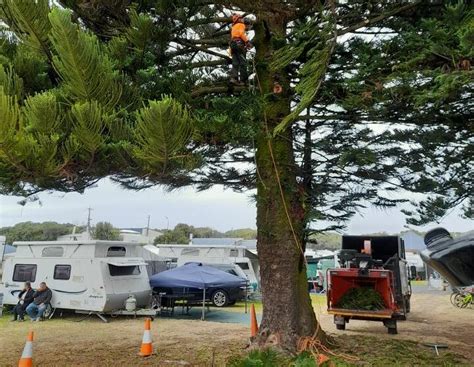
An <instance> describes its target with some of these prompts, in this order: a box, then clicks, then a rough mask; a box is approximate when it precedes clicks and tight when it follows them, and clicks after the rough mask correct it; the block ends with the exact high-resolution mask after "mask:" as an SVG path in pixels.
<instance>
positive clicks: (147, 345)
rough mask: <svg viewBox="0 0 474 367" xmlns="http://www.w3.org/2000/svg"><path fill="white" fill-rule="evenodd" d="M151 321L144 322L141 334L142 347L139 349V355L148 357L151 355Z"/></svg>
mask: <svg viewBox="0 0 474 367" xmlns="http://www.w3.org/2000/svg"><path fill="white" fill-rule="evenodd" d="M150 326H151V320H150V319H146V320H145V331H144V332H143V340H142V346H141V347H140V353H139V354H140V355H141V356H142V357H149V356H151V355H152V354H153V344H152V343H151V331H150V329H151V327H150Z"/></svg>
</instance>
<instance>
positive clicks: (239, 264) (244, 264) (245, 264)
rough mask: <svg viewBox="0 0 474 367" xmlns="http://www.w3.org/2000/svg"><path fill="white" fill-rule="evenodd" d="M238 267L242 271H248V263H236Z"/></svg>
mask: <svg viewBox="0 0 474 367" xmlns="http://www.w3.org/2000/svg"><path fill="white" fill-rule="evenodd" d="M236 264H237V265H238V266H240V267H241V269H242V270H249V264H248V263H236Z"/></svg>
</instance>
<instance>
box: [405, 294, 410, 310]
mask: <svg viewBox="0 0 474 367" xmlns="http://www.w3.org/2000/svg"><path fill="white" fill-rule="evenodd" d="M405 310H406V313H409V312H410V297H405Z"/></svg>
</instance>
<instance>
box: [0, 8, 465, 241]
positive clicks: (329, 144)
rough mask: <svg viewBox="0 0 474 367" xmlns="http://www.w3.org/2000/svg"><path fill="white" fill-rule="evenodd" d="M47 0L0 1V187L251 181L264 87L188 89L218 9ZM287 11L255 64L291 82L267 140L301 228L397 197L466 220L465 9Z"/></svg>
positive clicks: (215, 64) (219, 80) (246, 184)
mask: <svg viewBox="0 0 474 367" xmlns="http://www.w3.org/2000/svg"><path fill="white" fill-rule="evenodd" d="M62 4H63V8H59V7H55V6H54V4H53V3H51V2H49V1H46V0H38V1H34V2H31V1H26V0H21V1H16V0H15V1H13V0H5V1H4V2H2V4H1V6H0V17H1V19H2V21H3V23H2V26H1V29H0V38H1V42H0V86H1V87H0V89H1V91H0V103H1V106H0V107H1V111H0V114H1V118H2V120H1V121H0V126H1V129H2V131H1V133H2V134H1V137H0V141H1V144H0V173H1V175H0V190H1V192H3V193H17V194H25V195H28V194H31V193H34V192H36V191H38V190H42V189H56V190H63V191H69V190H83V189H84V188H85V187H87V186H88V185H90V184H92V183H94V182H95V181H97V180H98V179H100V178H101V177H103V176H107V175H112V176H113V179H114V180H116V181H118V182H121V183H123V184H124V185H125V186H126V187H129V188H134V189H136V188H140V187H145V186H149V185H153V184H157V183H162V184H165V185H167V186H169V187H179V186H183V185H188V184H195V185H197V187H198V188H200V189H206V188H208V187H210V186H212V185H214V184H225V185H227V186H229V187H231V188H233V189H236V190H246V189H250V188H254V187H255V185H256V182H257V180H258V172H257V171H256V170H255V152H256V151H257V150H258V149H259V147H258V146H257V145H258V141H259V138H260V137H261V136H262V134H263V135H265V134H266V132H265V131H263V130H262V126H263V125H262V124H261V122H262V113H263V110H264V109H265V108H267V106H268V102H269V101H270V102H271V101H273V100H274V98H275V96H274V95H264V96H260V95H259V93H258V90H256V89H252V88H250V90H249V91H244V92H239V93H233V94H232V95H229V94H228V93H229V92H228V91H226V89H225V88H224V89H221V90H223V91H224V92H218V93H216V92H210V93H203V94H198V97H196V95H195V94H194V93H195V91H196V90H199V88H201V87H205V88H210V90H212V88H213V86H215V85H216V86H222V85H226V79H227V77H226V73H227V70H228V62H229V60H228V59H227V58H226V57H227V56H226V55H225V51H224V50H225V48H226V47H227V42H228V41H227V37H228V31H229V29H228V26H227V24H226V23H225V22H224V23H222V22H221V21H219V22H216V21H214V20H213V19H212V18H213V17H215V16H222V17H223V19H225V15H226V14H227V13H224V12H222V11H221V10H219V9H224V8H225V4H221V5H220V6H219V7H218V9H216V8H214V7H213V5H212V4H207V3H206V4H201V3H196V2H193V1H184V2H180V3H178V4H175V3H173V2H160V4H158V5H159V6H157V4H155V3H153V4H152V3H150V2H140V3H137V4H134V5H133V6H131V5H127V4H125V3H124V2H120V1H115V0H111V1H102V2H94V5H93V6H87V4H88V3H87V2H84V1H79V2H73V1H64V2H62ZM241 6H242V7H243V8H242V10H243V11H244V12H247V13H251V14H253V15H255V19H256V21H257V22H258V21H259V19H260V18H262V16H265V14H264V13H261V11H262V9H260V8H258V7H254V6H253V5H252V4H251V3H250V2H249V3H247V2H243V3H242V4H241ZM272 6H273V5H272ZM275 6H277V5H275ZM278 6H282V7H284V5H282V4H280V5H278ZM295 6H296V7H301V9H300V11H299V12H296V13H295V14H294V15H293V17H292V18H291V17H290V18H291V19H292V20H291V22H289V23H288V30H287V33H286V37H285V38H282V37H281V35H279V36H276V35H275V34H271V32H270V33H269V35H268V36H269V37H271V41H270V42H271V44H272V46H274V47H275V49H276V51H275V52H274V53H273V54H272V55H268V56H266V60H265V61H264V62H263V61H261V62H262V64H261V65H264V64H266V63H268V65H270V66H271V71H272V72H274V73H276V74H281V73H284V74H285V75H287V76H288V78H289V80H290V83H291V90H290V91H289V93H288V94H285V98H288V103H289V104H290V105H291V106H292V109H291V112H290V113H289V114H288V115H286V116H281V121H280V123H279V124H278V126H277V128H276V129H275V131H273V132H272V133H273V134H275V133H277V134H278V133H283V132H285V131H288V130H289V129H291V132H292V136H293V137H294V150H295V160H296V164H297V166H298V177H297V180H298V183H299V185H301V187H299V188H298V189H294V190H301V191H302V192H304V195H303V196H304V198H303V201H304V207H305V210H306V213H305V221H306V223H307V224H308V227H310V223H311V222H315V223H316V222H322V221H325V223H328V222H329V223H330V224H329V225H327V226H325V227H324V228H319V227H318V226H317V225H316V226H314V231H316V232H318V231H320V230H322V229H332V230H338V229H341V228H343V226H344V223H345V222H346V221H347V220H348V219H350V217H351V216H352V215H354V213H356V212H357V210H359V209H361V208H363V207H364V206H367V205H368V203H369V202H371V203H373V204H375V205H377V206H379V207H381V208H390V207H394V206H396V205H399V204H401V203H403V202H404V201H406V199H405V194H404V193H405V192H403V191H401V194H400V193H399V192H400V190H401V189H403V190H406V191H412V192H418V193H423V194H425V195H427V196H425V199H423V200H422V201H421V202H414V203H412V205H411V206H410V207H404V211H405V213H406V214H407V215H408V216H409V218H410V219H409V221H410V222H411V223H413V224H422V223H426V222H429V221H433V220H435V219H437V218H440V217H442V216H443V215H445V214H446V213H447V212H449V210H451V208H453V207H455V206H457V205H461V206H463V207H464V208H465V210H464V215H466V216H472V210H470V207H471V206H472V203H471V202H470V201H469V200H470V199H469V198H470V197H471V196H472V191H473V187H472V184H471V183H470V181H472V180H470V177H469V174H468V172H470V171H472V169H473V168H472V164H473V163H472V156H473V154H472V139H473V135H472V134H473V130H474V129H473V127H472V123H473V122H472V116H471V115H472V108H473V106H472V90H473V74H472V73H473V71H472V65H473V57H474V54H473V50H474V33H473V32H474V31H473V22H474V18H473V7H472V4H470V3H469V2H467V1H450V2H447V3H446V4H434V3H433V4H430V5H429V6H428V5H427V6H419V5H416V4H411V3H409V2H406V3H405V2H403V3H400V4H395V3H394V4H385V3H380V4H372V3H368V2H364V1H354V2H351V3H350V4H347V5H343V4H339V3H337V4H335V6H334V7H332V8H331V7H330V4H329V3H327V4H323V5H321V4H319V3H314V4H313V3H308V4H307V5H305V7H303V6H302V5H301V4H297V5H295ZM406 6H408V8H407V9H406V10H404V11H400V12H397V9H398V8H403V7H406ZM222 7H224V8H222ZM285 12H288V13H287V14H289V13H291V12H292V10H291V7H289V8H287V9H286V10H285ZM285 12H283V13H285ZM388 13H390V14H393V15H392V16H385V15H386V14H388ZM374 19H378V20H376V21H375V20H374ZM354 25H358V26H354ZM348 27H352V28H353V31H354V32H355V33H349V34H345V35H344V37H343V38H344V41H341V39H339V41H338V42H336V43H335V42H334V41H335V37H334V34H335V32H339V33H341V32H342V31H344V30H345V29H347V28H348ZM200 39H202V40H205V42H200ZM256 46H257V47H259V45H256ZM216 53H217V55H218V54H219V53H220V54H221V55H222V57H220V56H216ZM252 66H253V65H252ZM255 66H256V67H258V65H255ZM271 82H272V81H270V83H271ZM253 84H256V83H255V81H254V82H253ZM164 95H166V96H168V97H163V96H164ZM310 116H311V117H310ZM308 152H309V153H308ZM137 178H139V179H137ZM312 231H313V230H310V232H312Z"/></svg>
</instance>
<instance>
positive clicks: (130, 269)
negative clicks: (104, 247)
mask: <svg viewBox="0 0 474 367" xmlns="http://www.w3.org/2000/svg"><path fill="white" fill-rule="evenodd" d="M109 271H110V275H111V276H113V277H116V276H122V275H138V274H140V267H139V266H138V265H131V266H128V265H127V266H116V265H112V264H109Z"/></svg>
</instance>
